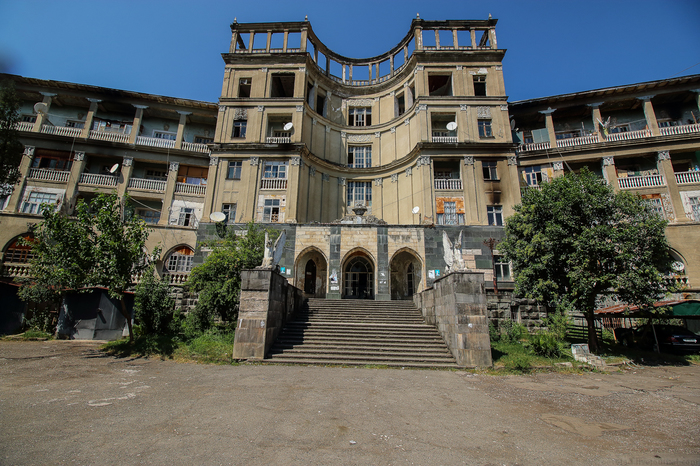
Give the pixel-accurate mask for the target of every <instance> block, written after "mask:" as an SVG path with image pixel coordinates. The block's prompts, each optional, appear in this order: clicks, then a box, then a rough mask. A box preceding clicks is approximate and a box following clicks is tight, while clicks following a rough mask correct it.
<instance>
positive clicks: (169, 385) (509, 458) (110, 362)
mask: <svg viewBox="0 0 700 466" xmlns="http://www.w3.org/2000/svg"><path fill="white" fill-rule="evenodd" d="M97 348H98V345H97V344H95V343H93V342H87V343H84V342H65V341H51V342H0V464H2V465H14V464H37V465H39V464H40V465H46V464H85V465H88V464H90V465H93V464H97V465H103V464H105V465H108V464H156V465H160V464H165V465H193V464H202V465H209V464H211V465H218V464H246V465H248V464H278V465H353V464H358V465H364V464H369V465H385V464H387V465H388V464H416V465H438V464H439V465H453V464H455V465H456V464H470V465H471V464H474V465H503V464H506V465H515V464H519V465H550V464H551V465H560V464H567V465H568V464H580V465H591V464H599V465H608V464H610V465H612V464H638V465H657V464H658V465H667V464H681V465H697V464H700V422H699V420H700V406H699V405H700V366H686V367H638V368H637V367H636V368H633V369H629V370H625V371H623V372H616V373H611V374H601V373H591V374H585V375H569V374H541V375H529V376H505V377H503V376H489V375H481V374H479V375H475V374H471V373H468V372H460V371H456V372H449V371H432V370H393V369H391V370H387V369H357V368H323V367H294V366H268V365H242V366H237V367H231V366H211V365H199V364H179V363H175V362H172V361H161V360H158V359H119V358H113V357H108V356H104V355H103V354H102V353H101V352H99V351H98V349H97Z"/></svg>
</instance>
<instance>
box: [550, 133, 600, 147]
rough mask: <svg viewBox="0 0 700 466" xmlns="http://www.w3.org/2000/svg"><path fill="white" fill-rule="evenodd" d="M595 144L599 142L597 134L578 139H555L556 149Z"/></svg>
mask: <svg viewBox="0 0 700 466" xmlns="http://www.w3.org/2000/svg"><path fill="white" fill-rule="evenodd" d="M597 142H600V136H599V135H598V134H591V135H590V136H582V137H578V138H567V139H557V147H573V146H582V145H584V144H595V143H597Z"/></svg>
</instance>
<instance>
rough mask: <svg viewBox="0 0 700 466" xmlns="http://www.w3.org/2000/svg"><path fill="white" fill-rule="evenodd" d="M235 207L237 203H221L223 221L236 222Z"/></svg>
mask: <svg viewBox="0 0 700 466" xmlns="http://www.w3.org/2000/svg"><path fill="white" fill-rule="evenodd" d="M236 207H237V204H223V205H222V206H221V212H222V213H223V214H224V215H225V216H226V218H225V219H224V223H235V222H236Z"/></svg>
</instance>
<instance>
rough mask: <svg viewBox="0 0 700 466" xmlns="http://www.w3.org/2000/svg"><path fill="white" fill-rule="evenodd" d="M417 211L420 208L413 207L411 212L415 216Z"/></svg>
mask: <svg viewBox="0 0 700 466" xmlns="http://www.w3.org/2000/svg"><path fill="white" fill-rule="evenodd" d="M419 210H420V207H418V206H415V207H414V208H413V210H412V211H411V212H413V213H414V214H417V213H418V211H419Z"/></svg>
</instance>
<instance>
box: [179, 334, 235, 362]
mask: <svg viewBox="0 0 700 466" xmlns="http://www.w3.org/2000/svg"><path fill="white" fill-rule="evenodd" d="M233 338H234V333H233V332H230V333H214V332H212V333H204V334H202V335H199V336H197V337H195V338H193V339H191V340H189V341H187V342H185V343H183V344H181V345H179V346H178V347H177V349H176V350H175V352H174V354H173V357H174V359H177V360H179V361H197V362H203V363H207V364H232V363H234V362H235V361H234V360H233Z"/></svg>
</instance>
